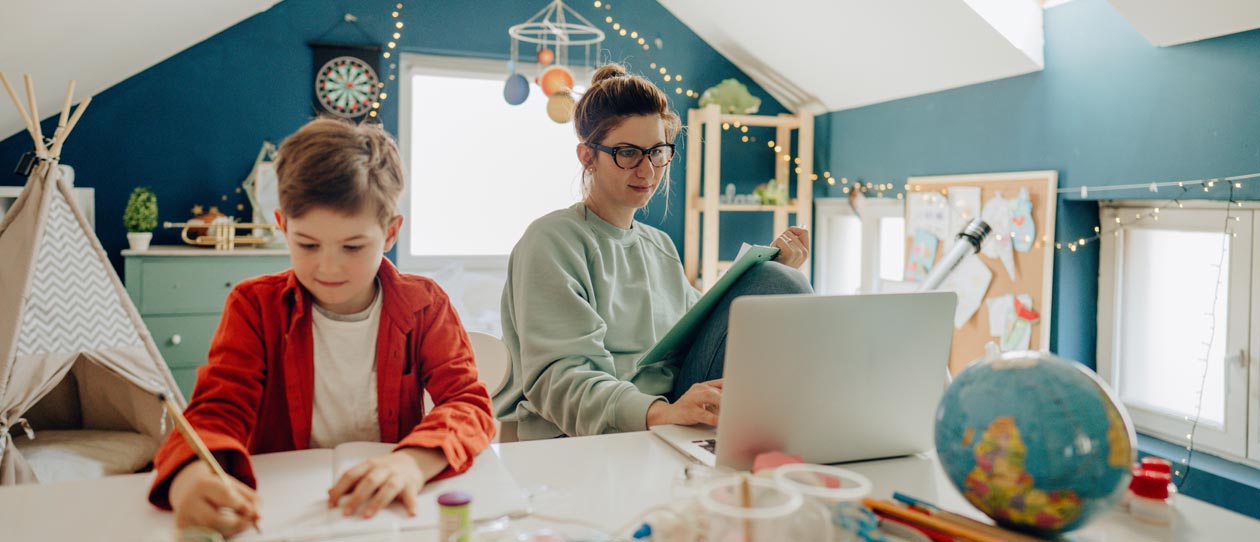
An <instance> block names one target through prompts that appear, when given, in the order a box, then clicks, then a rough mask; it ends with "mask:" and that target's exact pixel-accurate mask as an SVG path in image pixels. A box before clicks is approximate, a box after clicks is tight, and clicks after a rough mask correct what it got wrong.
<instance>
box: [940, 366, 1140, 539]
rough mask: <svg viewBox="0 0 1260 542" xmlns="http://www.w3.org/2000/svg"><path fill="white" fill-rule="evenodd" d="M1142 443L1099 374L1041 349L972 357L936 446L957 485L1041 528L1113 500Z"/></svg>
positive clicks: (1076, 519) (997, 517) (1062, 524)
mask: <svg viewBox="0 0 1260 542" xmlns="http://www.w3.org/2000/svg"><path fill="white" fill-rule="evenodd" d="M1135 442H1136V440H1135V437H1134V433H1133V424H1132V423H1131V422H1130V421H1129V417H1128V414H1127V413H1126V412H1125V411H1124V409H1123V407H1122V406H1121V405H1120V403H1119V402H1118V401H1116V400H1115V398H1114V395H1113V393H1112V391H1111V389H1110V388H1109V387H1108V386H1107V385H1106V384H1105V383H1104V382H1103V381H1102V380H1101V379H1099V378H1098V376H1097V375H1095V374H1094V373H1093V371H1090V370H1089V369H1087V368H1086V367H1084V366H1082V365H1081V364H1079V363H1076V362H1073V361H1068V360H1065V359H1062V358H1059V357H1056V356H1053V355H1050V354H1046V353H1043V352H1007V353H1005V354H1002V355H1000V356H994V357H990V358H986V359H984V360H981V361H977V362H975V363H972V364H971V365H970V366H968V367H967V368H966V369H965V370H964V371H963V372H962V373H960V374H959V375H958V377H957V378H955V379H954V381H953V382H952V383H950V385H949V388H948V389H947V390H946V391H945V395H944V397H942V398H941V403H940V406H938V407H937V410H936V451H937V454H938V456H939V457H940V461H941V465H942V466H943V467H944V469H945V473H946V474H947V475H948V477H949V480H950V481H951V482H952V483H953V484H954V487H956V488H958V491H960V492H961V493H962V494H963V496H964V497H966V498H967V500H968V501H970V502H971V504H973V505H975V507H976V508H979V509H980V510H981V511H982V512H984V513H985V514H987V515H988V516H989V517H991V518H993V520H994V521H996V522H998V523H999V524H1000V525H1002V526H1004V527H1009V528H1012V529H1016V530H1022V531H1029V532H1033V533H1037V534H1042V535H1054V534H1058V533H1062V532H1065V531H1070V530H1072V529H1076V528H1078V527H1080V526H1082V525H1084V524H1085V523H1086V522H1088V521H1089V520H1090V519H1091V518H1093V517H1096V516H1098V515H1099V514H1101V513H1104V512H1106V511H1108V510H1110V509H1111V508H1112V507H1113V506H1115V504H1116V503H1117V502H1118V501H1119V499H1120V496H1121V495H1122V493H1123V491H1124V489H1125V488H1126V487H1127V486H1128V482H1129V477H1130V469H1131V468H1132V465H1133V461H1134V459H1135V458H1136V445H1135Z"/></svg>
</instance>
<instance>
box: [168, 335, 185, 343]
mask: <svg viewBox="0 0 1260 542" xmlns="http://www.w3.org/2000/svg"><path fill="white" fill-rule="evenodd" d="M182 342H184V338H183V337H180V336H179V334H178V333H176V334H174V335H171V344H173V345H175V346H179V343H182Z"/></svg>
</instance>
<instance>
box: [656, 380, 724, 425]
mask: <svg viewBox="0 0 1260 542" xmlns="http://www.w3.org/2000/svg"><path fill="white" fill-rule="evenodd" d="M721 408H722V379H720V378H719V379H717V380H710V381H708V382H700V383H698V384H692V386H691V388H689V389H688V390H687V393H684V394H683V396H682V397H679V398H678V401H675V402H674V403H667V402H665V401H657V402H655V403H652V406H650V407H648V412H647V425H648V427H652V426H653V425H668V424H673V425H696V424H698V423H702V424H705V425H711V426H713V427H717V423H718V412H719V411H720V410H721Z"/></svg>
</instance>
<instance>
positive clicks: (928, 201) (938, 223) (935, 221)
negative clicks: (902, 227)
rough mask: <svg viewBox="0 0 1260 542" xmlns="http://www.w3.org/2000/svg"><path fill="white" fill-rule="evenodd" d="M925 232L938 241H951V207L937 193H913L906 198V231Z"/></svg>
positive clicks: (943, 197)
mask: <svg viewBox="0 0 1260 542" xmlns="http://www.w3.org/2000/svg"><path fill="white" fill-rule="evenodd" d="M919 230H924V231H926V232H928V233H930V234H932V235H935V236H936V238H937V239H950V238H951V235H950V231H949V205H948V203H947V202H946V201H945V196H943V195H941V194H938V193H936V192H911V193H910V194H908V195H907V196H906V231H919Z"/></svg>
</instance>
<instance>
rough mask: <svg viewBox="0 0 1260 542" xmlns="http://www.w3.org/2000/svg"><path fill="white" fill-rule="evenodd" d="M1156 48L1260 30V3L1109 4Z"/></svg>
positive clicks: (1151, 0) (1130, 0)
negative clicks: (1156, 46)
mask: <svg viewBox="0 0 1260 542" xmlns="http://www.w3.org/2000/svg"><path fill="white" fill-rule="evenodd" d="M1108 2H1111V6H1112V7H1114V8H1116V11H1117V12H1119V13H1120V15H1122V16H1124V18H1125V19H1128V20H1129V23H1130V24H1132V25H1133V27H1134V28H1136V29H1137V31H1138V32H1139V33H1141V34H1142V35H1143V36H1145V37H1146V39H1147V41H1150V42H1151V43H1152V44H1153V45H1158V46H1160V47H1166V46H1169V45H1179V44H1182V43H1190V42H1192V41H1199V40H1205V39H1208V38H1215V37H1218V36H1224V35H1227V34H1234V33H1237V32H1243V31H1246V30H1253V29H1256V28H1260V0H1108Z"/></svg>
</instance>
